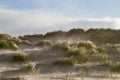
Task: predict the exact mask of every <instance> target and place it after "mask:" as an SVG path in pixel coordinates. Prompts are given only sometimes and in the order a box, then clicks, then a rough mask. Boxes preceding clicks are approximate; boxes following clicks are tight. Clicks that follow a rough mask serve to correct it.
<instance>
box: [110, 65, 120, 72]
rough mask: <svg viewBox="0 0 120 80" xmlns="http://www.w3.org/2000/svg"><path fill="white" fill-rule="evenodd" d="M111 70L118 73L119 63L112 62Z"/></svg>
mask: <svg viewBox="0 0 120 80" xmlns="http://www.w3.org/2000/svg"><path fill="white" fill-rule="evenodd" d="M111 71H112V72H116V73H120V64H117V63H114V64H113V65H112V66H111Z"/></svg>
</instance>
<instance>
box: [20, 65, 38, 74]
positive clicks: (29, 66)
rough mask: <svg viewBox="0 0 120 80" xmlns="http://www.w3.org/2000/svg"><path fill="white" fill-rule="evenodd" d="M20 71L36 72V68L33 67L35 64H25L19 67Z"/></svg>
mask: <svg viewBox="0 0 120 80" xmlns="http://www.w3.org/2000/svg"><path fill="white" fill-rule="evenodd" d="M21 71H23V72H25V73H30V74H31V73H36V72H37V70H36V69H35V66H34V65H33V64H27V65H24V66H22V67H21Z"/></svg>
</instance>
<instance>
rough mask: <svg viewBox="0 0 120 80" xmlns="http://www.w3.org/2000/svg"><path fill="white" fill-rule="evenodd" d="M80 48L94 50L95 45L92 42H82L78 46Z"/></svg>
mask: <svg viewBox="0 0 120 80" xmlns="http://www.w3.org/2000/svg"><path fill="white" fill-rule="evenodd" d="M77 46H78V47H85V48H86V49H93V48H95V45H94V44H93V43H92V42H91V41H81V42H79V43H78V45H77Z"/></svg>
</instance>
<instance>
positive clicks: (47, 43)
mask: <svg viewBox="0 0 120 80" xmlns="http://www.w3.org/2000/svg"><path fill="white" fill-rule="evenodd" d="M50 45H52V42H51V41H48V40H43V41H40V42H39V43H38V44H37V45H36V46H39V47H44V46H50Z"/></svg>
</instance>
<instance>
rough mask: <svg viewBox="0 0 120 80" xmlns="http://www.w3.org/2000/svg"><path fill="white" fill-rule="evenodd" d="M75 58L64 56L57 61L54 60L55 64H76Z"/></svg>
mask: <svg viewBox="0 0 120 80" xmlns="http://www.w3.org/2000/svg"><path fill="white" fill-rule="evenodd" d="M74 64H75V60H74V58H64V59H60V60H58V61H56V62H54V65H60V66H63V65H64V66H74Z"/></svg>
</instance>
